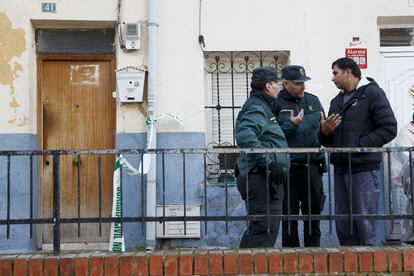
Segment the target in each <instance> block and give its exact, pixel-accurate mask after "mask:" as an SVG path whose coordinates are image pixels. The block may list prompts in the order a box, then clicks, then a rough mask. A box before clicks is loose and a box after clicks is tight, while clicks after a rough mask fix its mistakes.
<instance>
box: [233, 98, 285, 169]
mask: <svg viewBox="0 0 414 276" xmlns="http://www.w3.org/2000/svg"><path fill="white" fill-rule="evenodd" d="M273 103H274V99H273V98H272V97H270V96H268V95H266V94H265V92H263V91H259V90H252V91H251V92H250V98H249V99H247V101H246V102H245V103H244V105H243V108H242V109H241V110H240V112H239V114H238V116H237V120H236V127H235V136H236V141H237V146H238V147H240V148H287V147H288V145H287V143H286V139H285V135H284V134H283V131H282V130H281V129H280V126H279V124H278V122H277V120H276V118H275V116H274V115H273V113H272V111H271V106H272V105H273ZM272 162H276V163H280V164H281V165H282V166H283V168H284V170H285V171H286V172H287V171H289V157H288V155H287V154H286V153H277V154H276V153H271V154H266V153H256V154H241V155H240V157H239V158H238V159H237V166H238V168H239V171H240V175H241V176H246V174H247V171H249V172H250V171H251V170H252V169H254V168H255V167H262V168H265V167H266V164H267V165H270V163H272Z"/></svg>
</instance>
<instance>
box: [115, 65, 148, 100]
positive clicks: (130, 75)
mask: <svg viewBox="0 0 414 276" xmlns="http://www.w3.org/2000/svg"><path fill="white" fill-rule="evenodd" d="M144 84H145V71H143V70H140V69H138V68H135V67H132V66H128V67H125V68H122V69H118V70H116V85H117V91H118V99H119V101H120V102H121V103H139V102H142V97H143V94H144Z"/></svg>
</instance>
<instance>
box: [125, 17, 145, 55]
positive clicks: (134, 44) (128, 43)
mask: <svg viewBox="0 0 414 276" xmlns="http://www.w3.org/2000/svg"><path fill="white" fill-rule="evenodd" d="M124 34H125V48H126V49H128V50H136V49H140V48H141V24H140V23H138V22H133V23H124Z"/></svg>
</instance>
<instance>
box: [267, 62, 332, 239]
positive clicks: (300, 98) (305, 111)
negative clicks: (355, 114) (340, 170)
mask: <svg viewBox="0 0 414 276" xmlns="http://www.w3.org/2000/svg"><path fill="white" fill-rule="evenodd" d="M282 78H283V79H285V80H284V81H283V89H282V91H280V94H279V96H278V98H277V100H276V105H275V108H274V114H275V115H276V118H277V119H278V121H279V124H280V127H281V128H282V130H283V132H284V134H285V136H286V140H287V143H288V145H289V147H291V148H319V147H320V146H321V143H320V142H319V137H318V134H319V128H320V113H321V112H323V108H322V105H321V103H320V101H319V99H318V97H316V96H315V95H312V94H310V93H307V92H305V81H308V80H310V79H311V78H310V77H308V76H306V74H305V69H304V68H303V67H302V66H298V65H290V66H286V67H284V68H283V69H282ZM290 158H291V166H290V177H289V183H286V184H285V187H284V199H283V214H285V215H287V214H290V215H299V210H301V211H302V214H309V210H310V211H311V214H316V215H319V214H320V213H321V211H322V209H323V203H324V192H323V182H322V175H323V170H324V168H325V158H324V155H323V153H311V154H309V156H308V155H307V154H305V153H300V154H291V155H290ZM308 176H309V177H308ZM319 224H320V223H319V221H318V220H312V221H311V229H310V231H309V221H308V220H305V221H304V229H303V230H304V231H303V234H304V235H303V236H304V244H305V246H306V247H309V246H313V247H318V246H320V238H321V231H320V227H319ZM282 228H283V232H282V234H283V236H282V245H283V246H284V247H299V246H300V243H299V236H298V222H297V220H292V221H291V222H290V227H289V223H288V222H287V221H284V222H283V223H282Z"/></svg>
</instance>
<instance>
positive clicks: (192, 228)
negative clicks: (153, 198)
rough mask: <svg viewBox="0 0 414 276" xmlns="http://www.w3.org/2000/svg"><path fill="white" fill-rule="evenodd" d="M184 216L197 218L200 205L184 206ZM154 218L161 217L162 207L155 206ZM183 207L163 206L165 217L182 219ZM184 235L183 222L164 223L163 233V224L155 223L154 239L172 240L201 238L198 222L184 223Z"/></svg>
mask: <svg viewBox="0 0 414 276" xmlns="http://www.w3.org/2000/svg"><path fill="white" fill-rule="evenodd" d="M185 215H186V216H189V217H190V216H191V217H195V216H197V217H199V216H200V205H186V213H185ZM156 216H157V217H162V216H163V207H162V205H157V208H156ZM183 216H184V206H183V205H165V217H183ZM185 224H186V231H185V232H186V233H185V235H184V221H166V222H165V233H164V226H163V225H164V223H162V222H156V227H155V228H156V237H157V238H162V239H173V238H180V239H182V238H191V239H194V238H201V230H200V221H186V222H185Z"/></svg>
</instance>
